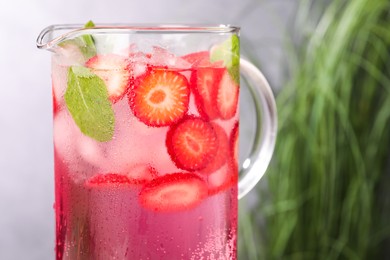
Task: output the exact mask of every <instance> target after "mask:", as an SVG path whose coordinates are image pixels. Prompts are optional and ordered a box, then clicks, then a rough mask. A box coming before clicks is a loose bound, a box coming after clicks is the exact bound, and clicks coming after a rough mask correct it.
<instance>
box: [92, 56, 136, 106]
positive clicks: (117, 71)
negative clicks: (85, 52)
mask: <svg viewBox="0 0 390 260" xmlns="http://www.w3.org/2000/svg"><path fill="white" fill-rule="evenodd" d="M86 66H87V67H88V68H90V69H92V71H93V72H94V73H95V74H96V75H98V76H99V77H100V78H101V79H102V80H104V82H105V83H106V86H107V91H108V95H109V97H110V100H111V101H112V102H113V103H115V102H116V101H118V100H120V99H121V98H122V97H123V96H124V95H125V94H126V91H127V89H128V87H129V81H130V78H131V76H132V75H131V73H130V70H129V64H128V62H127V58H126V57H124V56H120V55H116V54H107V55H96V56H94V57H92V58H91V59H89V60H88V61H87V62H86Z"/></svg>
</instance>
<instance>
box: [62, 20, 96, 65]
mask: <svg viewBox="0 0 390 260" xmlns="http://www.w3.org/2000/svg"><path fill="white" fill-rule="evenodd" d="M93 27H95V24H94V23H93V22H92V21H88V22H87V23H86V24H85V25H84V28H93ZM69 45H74V46H76V47H78V49H79V50H80V52H81V54H82V55H83V57H84V59H85V60H88V59H89V58H91V57H93V56H95V55H96V53H97V51H96V46H95V41H94V40H93V37H92V35H90V34H85V35H82V36H80V37H76V38H74V39H70V40H66V41H63V42H61V43H60V44H59V46H60V47H62V48H66V47H67V46H69Z"/></svg>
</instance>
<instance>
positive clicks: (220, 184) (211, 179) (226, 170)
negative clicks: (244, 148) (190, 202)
mask: <svg viewBox="0 0 390 260" xmlns="http://www.w3.org/2000/svg"><path fill="white" fill-rule="evenodd" d="M237 179H238V172H237V171H235V170H234V169H233V168H232V167H231V165H230V164H229V163H227V164H225V165H224V166H223V167H222V168H220V169H219V170H217V171H216V172H214V173H212V174H210V175H208V176H207V185H208V189H209V195H213V194H216V193H218V192H221V191H224V190H226V189H228V188H230V187H232V186H233V185H237Z"/></svg>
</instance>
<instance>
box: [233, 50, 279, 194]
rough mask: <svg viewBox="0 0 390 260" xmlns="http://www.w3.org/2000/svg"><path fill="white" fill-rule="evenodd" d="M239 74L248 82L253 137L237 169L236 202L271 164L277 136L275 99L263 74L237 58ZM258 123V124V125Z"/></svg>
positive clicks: (251, 187)
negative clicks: (253, 123)
mask: <svg viewBox="0 0 390 260" xmlns="http://www.w3.org/2000/svg"><path fill="white" fill-rule="evenodd" d="M240 74H242V76H243V77H244V78H245V79H246V80H247V82H248V88H249V91H250V92H251V94H252V98H253V101H254V105H255V110H256V121H257V126H256V132H255V133H256V136H255V140H254V144H253V146H252V150H251V152H250V154H249V156H248V157H247V158H246V159H245V160H244V162H243V164H242V165H241V166H240V176H242V177H240V180H239V182H238V199H241V198H243V197H244V196H245V195H246V194H247V193H248V192H249V191H250V190H251V189H253V187H254V186H255V185H256V184H257V183H258V182H259V181H260V179H261V178H262V177H263V175H264V173H265V171H266V170H267V167H268V165H269V163H270V161H271V157H272V153H273V151H274V147H275V141H276V133H277V111H276V104H275V99H274V96H273V94H272V90H271V87H270V86H269V84H268V82H267V80H266V79H265V77H264V75H263V74H262V73H261V71H260V70H259V69H257V68H256V67H255V66H254V65H253V64H252V63H251V62H249V61H247V60H246V59H244V58H240ZM260 122H261V125H260Z"/></svg>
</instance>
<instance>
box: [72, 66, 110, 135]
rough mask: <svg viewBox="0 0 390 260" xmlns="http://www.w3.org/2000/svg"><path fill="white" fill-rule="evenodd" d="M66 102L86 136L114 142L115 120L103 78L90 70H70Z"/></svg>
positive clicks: (76, 68) (77, 67) (83, 68)
mask: <svg viewBox="0 0 390 260" xmlns="http://www.w3.org/2000/svg"><path fill="white" fill-rule="evenodd" d="M64 99H65V103H66V106H67V108H68V110H69V112H70V114H71V115H72V118H73V120H74V121H75V122H76V124H77V126H78V127H79V129H80V131H81V132H82V133H83V134H85V135H87V136H89V137H91V138H93V139H95V140H97V141H100V142H106V141H110V140H111V139H112V137H113V135H114V125H115V117H114V111H113V109H112V105H111V102H110V100H109V98H108V92H107V87H106V85H105V83H104V81H103V80H102V79H100V78H99V77H98V76H97V75H95V74H94V73H92V72H91V71H90V70H89V69H88V68H85V67H79V66H73V67H70V68H69V72H68V87H67V89H66V92H65V95H64Z"/></svg>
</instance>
